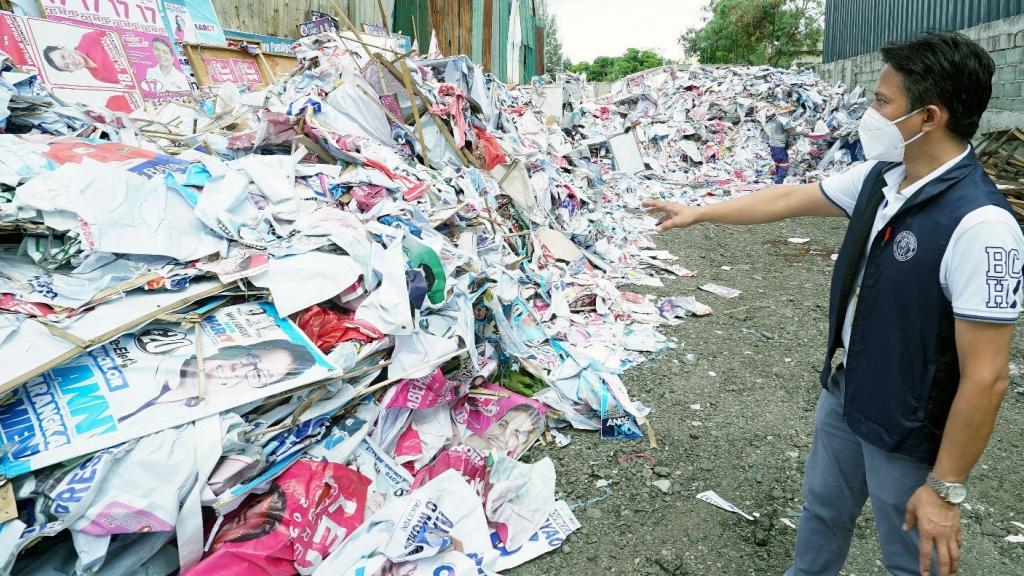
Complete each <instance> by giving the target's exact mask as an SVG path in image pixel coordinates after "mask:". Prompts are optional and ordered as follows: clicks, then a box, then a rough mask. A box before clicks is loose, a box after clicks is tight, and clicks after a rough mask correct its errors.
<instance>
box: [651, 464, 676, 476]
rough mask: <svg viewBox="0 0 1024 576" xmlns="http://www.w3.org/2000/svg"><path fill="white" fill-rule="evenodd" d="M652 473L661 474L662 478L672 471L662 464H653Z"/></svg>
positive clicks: (669, 474)
mask: <svg viewBox="0 0 1024 576" xmlns="http://www.w3.org/2000/svg"><path fill="white" fill-rule="evenodd" d="M654 473H655V474H657V475H658V476H661V477H662V478H665V477H667V476H671V475H672V471H671V470H669V469H668V468H666V467H664V466H655V467H654Z"/></svg>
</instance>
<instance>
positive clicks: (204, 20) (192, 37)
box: [163, 0, 227, 46]
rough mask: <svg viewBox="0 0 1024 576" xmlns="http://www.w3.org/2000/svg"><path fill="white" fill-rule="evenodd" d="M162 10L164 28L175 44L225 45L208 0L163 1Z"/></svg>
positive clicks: (222, 33) (211, 4)
mask: <svg viewBox="0 0 1024 576" xmlns="http://www.w3.org/2000/svg"><path fill="white" fill-rule="evenodd" d="M163 8H164V12H163V21H164V27H165V28H166V29H167V32H168V35H169V36H170V37H171V39H172V40H174V41H175V42H187V43H189V44H212V45H216V46H224V45H226V44H227V39H226V38H225V37H224V29H223V28H221V26H220V20H219V19H218V18H217V12H216V10H215V9H214V7H213V3H212V2H210V0H164V2H163Z"/></svg>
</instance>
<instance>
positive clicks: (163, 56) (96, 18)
mask: <svg viewBox="0 0 1024 576" xmlns="http://www.w3.org/2000/svg"><path fill="white" fill-rule="evenodd" d="M41 3H42V8H43V13H44V14H45V15H46V18H47V19H48V20H50V21H55V22H70V23H73V24H81V25H83V26H88V27H90V28H95V29H99V30H111V31H114V32H116V33H117V34H118V36H120V38H121V43H122V45H123V46H124V50H125V53H126V54H127V56H128V62H129V64H130V66H131V71H132V75H133V76H134V77H135V81H136V83H137V84H138V86H139V88H141V90H142V94H143V96H145V97H146V99H147V100H150V101H154V102H158V101H161V100H168V99H171V98H177V97H180V96H183V95H185V94H188V93H190V92H191V90H192V88H191V86H190V83H189V79H188V78H187V77H186V76H185V74H184V73H182V71H181V65H180V63H179V62H178V59H177V57H176V56H175V55H174V49H173V48H172V47H171V41H170V40H169V39H168V37H167V30H166V29H165V28H164V25H163V20H162V19H161V17H160V12H159V10H158V8H157V0H42V2H41ZM65 44H66V43H65ZM65 44H53V45H50V46H48V47H46V48H45V51H44V53H43V54H42V56H43V60H44V62H45V64H46V66H45V67H46V68H48V69H50V70H52V71H54V72H69V71H72V72H73V71H76V70H79V69H81V68H82V67H83V65H82V62H80V61H76V60H74V59H71V60H69V59H66V58H61V57H60V53H61V51H69V50H74V49H75V47H73V46H69V45H65Z"/></svg>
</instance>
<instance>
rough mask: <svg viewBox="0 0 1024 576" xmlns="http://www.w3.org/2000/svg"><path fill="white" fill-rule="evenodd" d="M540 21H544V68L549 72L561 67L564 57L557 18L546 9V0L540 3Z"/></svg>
mask: <svg viewBox="0 0 1024 576" xmlns="http://www.w3.org/2000/svg"><path fill="white" fill-rule="evenodd" d="M541 21H542V22H544V70H545V71H547V72H548V73H551V72H554V71H556V70H559V69H561V68H563V65H562V64H563V61H564V60H565V57H564V56H563V55H562V38H561V34H560V33H559V31H558V18H557V17H556V16H555V14H554V13H553V12H551V10H550V9H548V7H547V3H546V2H545V3H543V4H541Z"/></svg>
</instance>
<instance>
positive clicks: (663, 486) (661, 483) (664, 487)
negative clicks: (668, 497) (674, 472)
mask: <svg viewBox="0 0 1024 576" xmlns="http://www.w3.org/2000/svg"><path fill="white" fill-rule="evenodd" d="M651 486H654V487H655V488H657V489H658V490H661V491H662V492H663V493H665V494H668V493H669V490H670V489H671V488H672V481H671V480H655V481H654V482H651Z"/></svg>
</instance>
